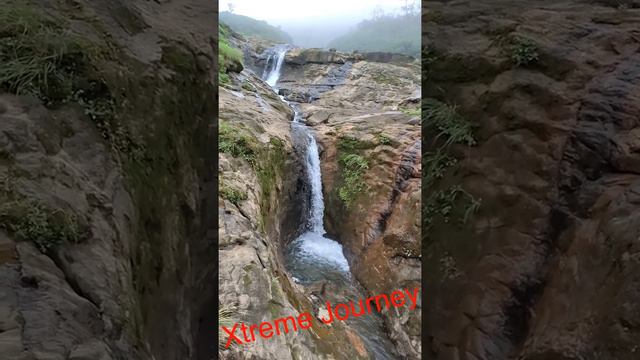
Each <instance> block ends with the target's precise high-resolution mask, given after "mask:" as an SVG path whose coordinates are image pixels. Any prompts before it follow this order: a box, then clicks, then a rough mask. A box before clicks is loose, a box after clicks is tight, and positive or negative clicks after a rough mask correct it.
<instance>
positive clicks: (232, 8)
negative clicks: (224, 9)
mask: <svg viewBox="0 0 640 360" xmlns="http://www.w3.org/2000/svg"><path fill="white" fill-rule="evenodd" d="M228 6H229V12H230V13H233V11H234V10H235V9H236V5H235V4H234V3H232V2H231V1H230V2H229V5H228Z"/></svg>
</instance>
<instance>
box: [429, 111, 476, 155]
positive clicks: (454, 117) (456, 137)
mask: <svg viewBox="0 0 640 360" xmlns="http://www.w3.org/2000/svg"><path fill="white" fill-rule="evenodd" d="M422 106H423V108H424V113H423V117H422V121H423V124H425V125H426V126H427V128H428V129H429V130H431V131H435V133H436V137H435V138H436V139H440V138H444V139H445V142H446V143H445V145H447V146H448V145H449V144H466V145H469V146H472V145H475V143H476V142H475V139H474V138H473V135H472V128H471V123H470V122H468V121H467V120H466V119H465V118H463V117H462V116H460V114H459V113H458V110H457V108H456V106H454V105H448V104H445V103H442V102H440V101H437V100H434V99H425V100H424V101H423V102H422Z"/></svg>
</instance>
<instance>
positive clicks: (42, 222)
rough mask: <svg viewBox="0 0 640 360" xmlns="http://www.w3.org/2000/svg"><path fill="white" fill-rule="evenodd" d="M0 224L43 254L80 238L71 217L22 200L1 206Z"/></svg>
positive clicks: (75, 223)
mask: <svg viewBox="0 0 640 360" xmlns="http://www.w3.org/2000/svg"><path fill="white" fill-rule="evenodd" d="M0 223H1V224H2V226H3V227H4V228H5V229H7V230H8V231H10V232H11V233H13V234H14V235H15V237H16V238H17V239H18V240H19V241H31V242H33V243H34V244H35V245H36V246H37V247H38V249H39V250H40V251H41V252H42V253H48V252H49V251H51V250H52V249H54V248H55V247H57V246H59V245H61V244H64V243H76V242H78V241H79V240H80V236H81V234H80V230H79V226H78V223H77V220H76V218H75V217H74V216H71V215H69V214H67V213H65V212H64V211H62V210H53V209H51V208H48V207H46V206H44V205H43V204H40V203H38V202H35V201H28V200H23V199H21V200H15V201H10V202H7V203H5V204H3V205H2V207H1V208H0Z"/></svg>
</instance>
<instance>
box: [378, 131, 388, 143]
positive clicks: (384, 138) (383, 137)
mask: <svg viewBox="0 0 640 360" xmlns="http://www.w3.org/2000/svg"><path fill="white" fill-rule="evenodd" d="M378 141H380V144H382V145H391V138H390V137H389V136H387V135H386V134H383V133H380V134H378Z"/></svg>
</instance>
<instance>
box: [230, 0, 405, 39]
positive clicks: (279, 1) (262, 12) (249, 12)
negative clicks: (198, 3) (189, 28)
mask: <svg viewBox="0 0 640 360" xmlns="http://www.w3.org/2000/svg"><path fill="white" fill-rule="evenodd" d="M229 3H233V5H234V11H233V12H234V13H235V14H239V15H245V16H249V17H252V18H254V19H257V20H265V21H267V22H268V23H269V24H271V25H274V26H280V27H281V28H282V29H283V30H284V31H286V32H287V33H289V35H291V36H292V37H293V40H294V42H295V43H296V45H299V46H304V47H325V46H326V45H327V44H328V43H329V41H331V40H333V39H335V38H336V37H338V36H340V35H343V34H345V33H346V32H347V31H348V30H349V29H350V28H352V27H354V26H355V25H356V24H357V23H359V22H360V21H362V20H364V19H369V18H371V17H372V14H373V10H374V9H375V8H377V7H379V8H380V9H382V10H383V11H384V12H386V13H392V12H398V11H399V9H400V7H401V6H403V5H404V4H405V0H220V2H219V5H220V8H219V11H228V10H229Z"/></svg>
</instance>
